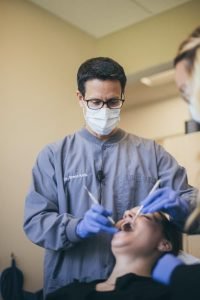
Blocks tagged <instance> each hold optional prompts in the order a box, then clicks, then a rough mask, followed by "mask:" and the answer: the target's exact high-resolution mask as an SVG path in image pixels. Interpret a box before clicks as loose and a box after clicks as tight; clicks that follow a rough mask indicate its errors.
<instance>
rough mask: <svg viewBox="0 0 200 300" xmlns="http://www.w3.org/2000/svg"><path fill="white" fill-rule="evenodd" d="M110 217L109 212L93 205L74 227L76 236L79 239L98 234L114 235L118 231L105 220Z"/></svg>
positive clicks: (98, 205)
mask: <svg viewBox="0 0 200 300" xmlns="http://www.w3.org/2000/svg"><path fill="white" fill-rule="evenodd" d="M110 215H111V212H109V211H107V210H106V209H105V208H103V207H102V206H101V205H100V204H93V205H92V206H91V208H90V209H89V210H88V211H87V212H86V213H85V215H84V217H83V219H82V220H81V221H80V222H79V223H78V225H77V227H76V233H77V235H78V236H79V237H81V238H87V237H89V236H91V235H95V234H98V233H99V232H107V233H110V234H114V233H116V232H117V231H118V229H117V228H116V227H114V226H113V225H112V224H111V222H110V221H109V220H108V218H107V217H108V216H110Z"/></svg>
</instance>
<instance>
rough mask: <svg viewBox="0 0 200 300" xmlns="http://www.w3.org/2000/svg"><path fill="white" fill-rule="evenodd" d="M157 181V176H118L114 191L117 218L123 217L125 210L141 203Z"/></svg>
mask: <svg viewBox="0 0 200 300" xmlns="http://www.w3.org/2000/svg"><path fill="white" fill-rule="evenodd" d="M155 182H156V178H153V177H148V176H137V175H131V174H130V175H127V176H126V177H125V178H124V177H123V178H122V177H118V178H116V189H115V193H114V199H115V208H116V213H117V216H116V217H117V219H120V218H122V216H123V214H124V212H125V210H127V209H130V208H133V207H135V206H137V205H140V202H141V201H142V200H143V199H145V197H146V196H147V195H148V193H149V192H150V190H151V189H152V187H153V186H154V184H155Z"/></svg>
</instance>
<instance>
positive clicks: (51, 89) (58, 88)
mask: <svg viewBox="0 0 200 300" xmlns="http://www.w3.org/2000/svg"><path fill="white" fill-rule="evenodd" d="M0 30H1V34H0V44H1V46H0V61H1V62H0V65H1V69H0V85H2V87H3V89H0V102H1V110H0V114H1V115H0V122H1V125H0V130H1V157H0V159H1V161H0V169H1V180H0V185H1V187H0V193H1V196H0V197H1V200H0V201H1V217H0V222H1V225H2V226H0V237H1V251H0V271H2V270H3V269H4V268H5V267H7V266H8V265H9V264H10V257H9V255H10V253H11V252H12V251H13V252H14V254H15V255H16V257H17V262H18V264H19V267H20V268H21V269H22V270H23V272H24V273H25V288H27V289H29V290H30V289H32V290H36V289H37V288H40V287H41V286H42V255H43V250H42V248H39V247H37V246H35V245H33V244H32V243H31V242H30V241H28V240H27V238H26V237H25V236H24V233H23V230H22V220H23V207H24V198H25V194H26V192H27V189H28V186H29V182H30V175H31V174H30V173H31V168H32V165H33V162H34V160H35V158H36V154H37V153H38V151H39V150H40V149H41V148H42V147H43V146H44V145H45V144H47V143H49V142H51V141H54V140H56V139H59V138H61V137H63V136H64V135H66V134H67V133H69V132H73V131H74V130H76V129H77V128H79V127H80V126H82V125H83V121H82V115H81V111H80V109H79V105H78V101H77V100H76V82H75V78H76V70H77V68H78V66H79V65H80V63H81V62H82V61H83V60H85V59H87V58H89V57H91V56H94V53H95V40H94V39H92V38H91V37H89V36H87V35H86V34H83V33H82V32H81V31H79V30H76V29H75V28H73V27H71V26H69V25H67V24H66V23H64V22H63V21H61V20H59V19H58V18H56V17H54V16H53V15H50V14H48V13H47V12H45V11H44V10H42V9H40V8H38V7H37V6H34V5H32V4H31V3H29V2H26V1H20V0H13V1H10V0H5V1H0ZM83 41H84V42H83Z"/></svg>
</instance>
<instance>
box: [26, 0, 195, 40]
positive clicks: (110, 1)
mask: <svg viewBox="0 0 200 300" xmlns="http://www.w3.org/2000/svg"><path fill="white" fill-rule="evenodd" d="M28 1H31V2H33V3H35V4H37V5H39V6H40V7H42V8H44V9H46V10H48V11H49V12H51V13H53V14H55V15H56V16H58V17H60V18H61V19H63V20H65V21H66V22H68V23H70V24H72V25H74V26H76V27H77V28H79V29H81V30H83V31H84V32H86V33H88V34H90V35H91V36H93V37H95V38H101V37H103V36H106V35H108V34H111V33H113V32H116V31H118V30H121V29H124V28H126V27H127V26H130V25H133V24H135V23H137V22H140V21H143V20H145V19H147V18H149V17H152V16H155V15H157V14H159V13H162V12H164V11H166V10H169V9H172V8H174V7H176V6H178V5H181V4H184V3H186V2H189V1H191V0H28Z"/></svg>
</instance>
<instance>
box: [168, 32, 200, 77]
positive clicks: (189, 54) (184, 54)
mask: <svg viewBox="0 0 200 300" xmlns="http://www.w3.org/2000/svg"><path fill="white" fill-rule="evenodd" d="M196 38H200V26H198V27H197V28H195V29H194V30H193V31H192V33H191V34H190V35H189V36H188V37H187V39H185V40H184V41H183V42H182V43H181V44H180V46H179V48H178V54H177V56H176V57H175V58H174V67H175V66H176V65H177V63H179V62H180V61H182V60H185V61H186V62H187V69H188V71H189V72H192V69H193V65H194V61H195V57H196V50H197V49H198V48H199V47H200V43H198V44H197V45H195V46H192V45H191V48H189V49H187V46H188V45H189V44H190V43H191V42H192V41H193V40H195V39H196ZM184 49H185V50H184Z"/></svg>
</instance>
